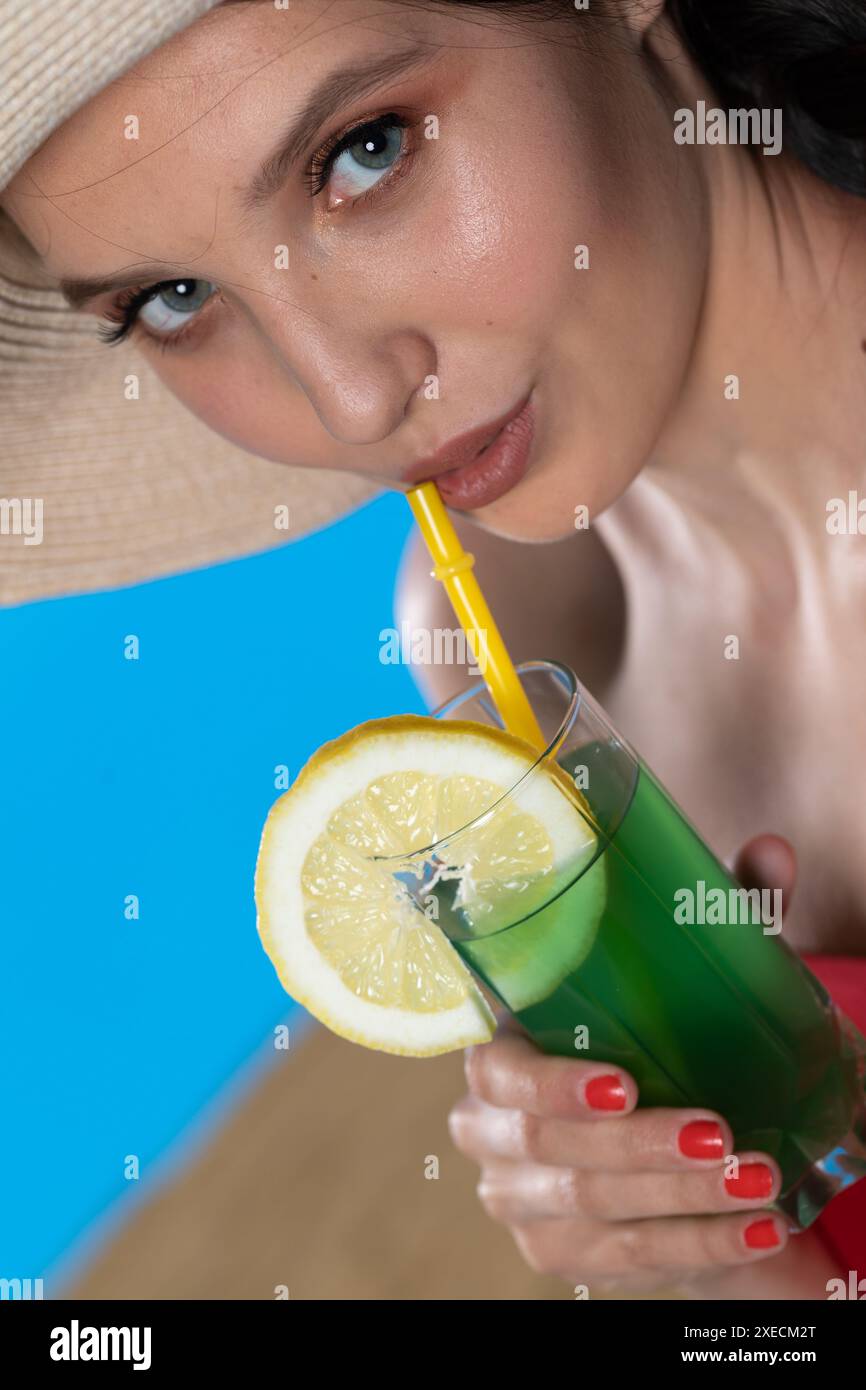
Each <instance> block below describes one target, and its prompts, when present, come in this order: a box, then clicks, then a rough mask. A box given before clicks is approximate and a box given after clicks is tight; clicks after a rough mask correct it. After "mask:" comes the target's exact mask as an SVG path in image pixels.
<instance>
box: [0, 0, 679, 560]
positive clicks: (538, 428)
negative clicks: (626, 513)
mask: <svg viewBox="0 0 866 1390" xmlns="http://www.w3.org/2000/svg"><path fill="white" fill-rule="evenodd" d="M587 22H588V19H587V14H584V13H581V12H577V11H576V12H574V13H573V14H572V13H568V14H567V15H566V16H565V17H564V19H563V20H562V21H560V22H559V23H558V24H557V26H556V27H555V28H553V27H551V25H550V24H549V23H548V24H546V25H543V26H538V27H534V28H531V29H527V28H526V26H525V21H524V22H522V23H521V25H520V27H519V28H518V27H516V26H514V25H513V24H511V23H509V22H508V20H507V18H506V17H505V16H504V15H503V13H501V12H497V11H496V10H495V9H494V8H493V7H492V6H491V7H490V9H489V10H486V11H485V10H477V9H473V8H466V7H461V6H452V5H444V6H442V7H440V8H434V7H432V6H430V7H428V6H426V5H425V6H421V7H416V6H409V7H406V6H404V5H401V4H389V3H384V4H383V3H382V0H375V3H369V2H368V0H339V3H333V0H292V3H291V4H290V5H289V6H288V8H286V9H281V8H277V7H276V6H275V5H274V4H271V3H261V4H228V5H224V6H221V7H220V8H219V9H217V10H215V11H213V12H212V13H211V14H209V15H208V16H206V17H205V18H204V19H202V20H200V21H199V22H198V23H196V24H194V25H192V26H191V27H190V28H188V29H187V30H185V31H184V32H183V33H181V34H180V35H178V36H177V37H175V38H174V39H173V40H172V41H170V42H169V43H167V44H165V45H164V46H163V47H161V48H160V49H158V50H156V51H155V52H154V53H153V54H151V55H150V56H149V57H147V58H146V59H145V60H144V61H143V62H141V63H139V64H138V66H137V67H136V68H134V69H133V70H131V71H130V72H129V73H128V74H126V75H125V76H124V77H122V78H120V79H118V80H117V81H115V82H114V83H112V84H111V85H110V86H109V87H107V88H105V89H104V90H103V91H102V92H101V93H100V94H99V95H98V97H96V98H95V99H94V100H92V101H91V102H90V103H89V104H88V105H87V106H86V107H84V108H82V109H81V110H80V111H79V112H77V113H76V114H75V115H74V116H73V117H72V118H71V119H70V120H68V121H67V122H66V123H65V124H64V125H63V126H62V127H60V128H59V129H58V130H57V131H56V132H55V134H54V135H53V136H52V137H51V139H50V140H48V141H47V142H46V144H45V145H44V146H43V147H42V148H41V149H40V150H39V151H38V152H37V154H36V155H34V156H33V158H32V159H31V160H30V161H29V163H28V164H27V165H26V166H25V168H24V170H22V171H21V173H20V174H19V175H18V176H17V177H16V179H15V180H14V182H13V183H12V184H11V185H10V186H9V188H8V190H6V192H5V194H4V198H3V205H4V206H5V207H6V208H7V210H8V211H9V213H10V214H11V216H12V217H13V218H14V220H15V221H16V222H17V223H18V224H19V226H20V227H21V229H22V230H23V231H24V233H25V235H26V236H27V237H28V238H29V239H30V240H31V241H32V243H33V244H34V246H36V247H37V249H38V250H39V251H40V252H41V253H42V254H43V256H44V261H45V264H46V266H47V268H48V270H49V271H50V272H51V273H52V274H53V275H56V276H57V277H58V278H60V279H62V280H64V281H75V282H78V281H82V280H95V281H101V280H114V279H115V277H117V278H118V279H119V280H120V281H121V282H123V284H124V285H126V286H127V288H126V289H118V288H116V287H115V288H105V287H103V288H102V289H100V287H99V286H98V285H94V286H93V287H92V288H91V290H90V291H89V293H90V294H91V297H90V298H88V299H87V300H86V301H84V302H83V303H82V307H83V308H85V309H86V311H87V312H88V313H91V314H95V315H97V316H99V317H100V318H101V319H102V320H103V321H104V320H105V318H106V314H110V315H111V317H112V319H113V320H115V321H117V320H118V317H119V315H120V313H121V311H122V306H123V305H124V303H126V304H127V305H128V302H129V301H130V299H131V294H132V292H133V291H135V290H140V289H143V288H152V287H154V286H155V285H157V284H159V282H167V283H163V285H162V287H161V289H160V291H159V292H158V293H156V294H155V295H154V296H153V297H152V298H150V300H149V301H148V302H147V303H145V304H144V305H143V306H142V307H140V308H139V310H138V318H137V321H136V323H135V328H134V329H133V330H132V331H133V333H134V336H135V339H136V341H137V343H138V344H139V346H140V350H141V351H142V352H143V353H144V354H145V355H146V357H148V358H149V359H150V361H151V362H152V363H153V365H154V367H155V369H156V370H157V371H158V372H159V374H160V376H161V377H162V378H163V380H164V381H165V382H166V383H167V384H168V386H169V387H170V388H171V390H172V391H173V392H174V393H175V394H176V395H177V396H178V397H179V398H180V399H181V400H182V401H184V402H185V404H186V405H187V406H188V407H189V408H190V409H191V410H192V411H194V412H195V414H196V415H198V416H200V417H201V418H202V419H203V420H204V421H205V422H206V423H207V424H208V425H210V426H211V427H212V428H213V429H214V430H216V431H218V432H219V433H220V434H222V435H225V436H226V437H227V438H228V439H230V440H232V441H234V442H235V443H237V444H239V445H241V446H242V447H243V448H245V449H247V450H249V451H251V452H252V453H254V454H258V455H261V456H263V457H264V458H268V459H273V460H276V461H278V462H284V463H287V464H293V465H300V466H304V467H309V468H330V469H341V470H346V471H349V472H352V473H359V474H363V475H364V476H366V477H367V478H370V479H373V480H375V481H376V482H378V483H381V484H383V485H385V486H395V487H399V488H402V487H405V486H406V485H407V480H408V479H412V480H416V479H417V478H418V476H419V463H420V462H421V461H423V460H426V459H428V458H429V456H430V455H432V454H434V453H436V452H437V451H438V450H440V449H441V448H442V447H443V446H445V445H447V444H448V442H449V441H451V440H452V439H454V438H455V437H456V436H459V435H462V434H464V433H465V432H466V431H469V430H473V429H475V428H476V427H478V426H485V425H488V424H490V423H491V422H495V421H497V420H498V419H499V418H500V417H502V416H504V415H506V414H507V413H508V412H512V411H514V410H515V409H516V408H518V407H519V406H520V405H521V404H522V402H523V401H524V400H525V399H526V398H527V396H529V394H530V393H531V400H532V404H531V413H532V415H533V417H534V435H533V438H532V444H531V448H530V451H529V456H528V467H527V469H526V472H525V473H524V474H523V476H522V477H519V478H517V477H514V476H509V475H505V476H504V477H503V479H502V481H501V484H500V485H501V486H504V487H505V489H506V490H505V491H504V492H503V493H502V495H499V496H498V497H496V498H495V500H489V498H490V495H491V491H493V492H495V490H496V489H495V488H494V489H489V490H488V492H487V494H486V496H487V499H488V500H484V496H485V495H484V494H483V493H482V494H481V495H480V497H481V500H480V505H478V506H474V514H475V516H476V518H477V519H478V520H479V522H480V523H481V524H482V525H484V526H487V527H489V528H490V529H492V530H495V531H496V532H498V533H499V534H502V535H506V536H510V537H513V538H515V539H528V540H532V539H549V538H553V537H556V536H563V535H565V534H567V533H568V532H569V531H571V530H573V528H574V524H575V508H576V507H579V506H586V507H588V508H589V513H590V517H591V518H593V517H594V516H595V515H597V514H598V512H600V511H601V510H603V508H605V507H606V506H608V505H609V504H610V503H611V502H612V501H613V500H614V499H615V498H616V497H617V496H618V495H619V494H620V493H621V492H622V491H623V489H624V488H625V487H626V486H627V485H628V483H629V482H630V481H631V479H632V478H633V477H634V476H635V474H636V473H637V472H638V470H639V469H640V467H641V465H642V463H643V462H644V461H645V460H646V458H647V455H648V454H649V453H650V451H651V449H652V446H653V443H654V442H655V440H656V439H657V437H658V435H659V432H660V430H661V428H662V426H663V424H664V421H665V418H666V416H667V415H668V413H669V411H670V410H671V408H672V406H673V404H674V402H675V400H676V397H677V395H678V393H679V391H680V389H681V387H682V382H683V378H684V374H685V371H686V367H687V364H688V361H689V357H690V352H691V347H692V342H693V338H694V334H695V330H696V323H697V317H698V307H699V303H700V296H701V289H702V284H703V278H704V274H705V265H704V262H705V254H706V251H705V244H706V232H705V228H704V211H703V204H702V199H701V197H700V190H699V188H698V187H697V185H696V183H695V182H694V180H693V176H692V175H691V173H690V172H689V166H687V165H685V164H684V161H683V160H682V158H678V157H677V156H678V155H681V151H679V150H678V147H677V146H676V145H675V143H674V140H673V136H672V127H671V118H670V114H669V111H668V107H667V104H666V103H665V101H664V99H663V97H662V95H661V94H660V91H659V84H658V82H657V81H655V82H654V81H653V80H651V78H650V76H649V74H648V71H647V69H646V67H645V61H646V60H645V59H644V58H643V57H642V56H641V54H640V53H639V51H638V38H637V36H636V35H633V34H632V33H631V32H630V31H629V30H627V29H625V28H623V30H622V32H621V34H620V35H619V37H618V38H617V39H616V40H615V41H611V36H610V34H609V31H608V26H607V25H605V26H603V29H602V32H601V33H596V35H595V37H594V38H593V39H592V43H591V46H590V48H589V49H587V48H586V47H585V46H584V45H583V44H581V42H580V32H579V31H580V27H581V26H582V25H586V24H587ZM404 58H405V61H404ZM374 68H378V69H379V71H378V74H376V73H375V72H372V71H370V72H369V73H368V69H374ZM364 73H368V76H367V79H366V80H365V82H364V84H363V88H362V87H361V82H360V79H361V77H362V74H364ZM323 84H324V86H325V93H324V99H323V98H322V93H321V90H320V89H321V88H322V86H323ZM344 84H346V85H349V86H351V87H353V88H354V90H353V91H351V92H347V91H342V92H341V91H340V90H339V89H340V88H341V87H342V86H344ZM314 98H315V111H312V110H311V109H310V108H311V106H312V104H313V102H314ZM301 117H310V119H305V120H304V121H303V130H302V132H301V134H300V136H299V137H298V138H297V139H296V140H295V141H294V143H293V147H292V150H291V151H289V152H288V153H287V154H286V156H285V157H279V156H278V155H277V151H278V150H279V149H280V147H281V145H282V144H283V143H284V142H285V140H286V137H287V135H288V133H289V132H290V131H291V130H292V128H293V127H294V125H295V123H296V122H298V121H299V120H300V119H301ZM383 117H387V118H388V119H386V120H382V119H381V118H383ZM365 123H366V125H367V128H366V129H365V130H361V131H358V130H357V127H359V126H362V125H364V124H365ZM370 123H373V124H370ZM353 129H355V131H356V133H355V134H354V136H351V132H352V130H353ZM344 135H350V139H349V140H348V141H346V142H343V141H342V137H343V136H344ZM130 137H133V138H130ZM579 247H586V248H588V266H586V264H585V261H586V257H585V256H583V255H582V254H581V253H579V252H578V253H577V254H576V248H579ZM576 261H577V264H576ZM71 293H75V294H77V295H78V296H81V295H83V294H84V293H85V290H84V288H83V287H81V286H78V287H77V288H76V290H75V291H72V292H71ZM138 298H139V299H140V298H141V296H138ZM105 350H106V351H110V348H106V349H105ZM482 433H483V431H482ZM476 447H477V446H476ZM447 462H448V459H447V457H446V458H445V459H444V460H443V459H440V460H439V462H438V464H437V465H435V466H434V468H432V469H431V470H430V471H436V469H441V468H442V467H443V465H444V464H446V463H447ZM424 472H425V470H424V469H423V467H422V468H421V469H420V473H421V475H424ZM428 475H429V474H428ZM447 481H448V480H447V479H443V486H446V485H447ZM488 481H489V479H488ZM470 482H471V479H470ZM461 497H462V501H461ZM475 501H476V502H477V501H478V498H476V499H475ZM455 505H457V506H460V505H463V506H466V507H473V499H471V498H469V497H468V495H467V494H466V492H465V488H464V492H463V494H460V493H459V492H458V500H457V502H456V503H455Z"/></svg>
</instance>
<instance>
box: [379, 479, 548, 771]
mask: <svg viewBox="0 0 866 1390" xmlns="http://www.w3.org/2000/svg"><path fill="white" fill-rule="evenodd" d="M407 496H408V499H409V506H410V507H411V508H412V511H413V512H414V514H415V520H416V521H417V522H418V526H419V528H420V530H421V534H422V536H423V537H424V540H425V541H426V543H427V549H428V550H429V551H430V557H431V559H432V560H433V570H432V574H433V578H434V579H439V580H441V581H442V583H443V584H444V585H445V589H446V591H447V593H448V597H449V598H450V600H451V603H452V605H453V607H454V612H455V613H456V614H457V618H458V620H459V622H460V625H461V627H462V628H463V631H464V632H465V633H466V640H467V642H468V643H469V646H470V647H471V648H472V652H473V655H474V656H475V660H476V663H477V665H478V667H479V668H480V670H481V674H482V675H483V677H484V680H485V683H486V685H487V689H488V690H489V691H490V694H491V696H492V698H493V702H494V704H495V705H496V708H497V709H498V711H499V715H500V718H501V719H502V722H503V724H504V725H505V727H506V729H507V730H508V731H509V733H512V734H515V735H517V737H518V738H523V739H526V741H527V742H528V743H531V744H532V745H533V746H534V747H535V748H537V749H538V750H539V752H542V751H543V750H544V749H545V748H546V746H547V740H546V739H545V737H544V735H543V733H542V732H541V728H540V727H539V724H538V720H537V719H536V717H535V715H534V713H533V711H532V706H531V705H530V703H529V701H528V699H527V698H526V692H525V691H524V689H523V686H522V685H521V684H520V678H519V676H518V674H517V672H516V671H515V669H514V664H513V662H512V660H511V658H510V656H509V655H508V652H507V650H506V647H505V643H504V642H503V640H502V635H501V633H500V631H499V629H498V627H497V626H496V624H495V622H494V621H493V615H492V613H491V612H490V609H489V608H488V607H487V603H486V602H485V599H484V595H483V594H482V592H481V588H480V586H479V584H478V580H477V579H476V578H475V575H474V574H473V573H472V566H473V565H474V563H475V557H474V556H473V555H469V554H467V552H466V551H465V550H464V549H463V546H462V545H461V544H460V540H459V538H458V535H457V532H456V531H455V530H454V527H453V526H452V524H451V521H450V518H449V516H448V513H447V512H446V510H445V504H444V503H443V501H442V498H441V497H440V495H439V491H438V489H437V487H436V484H435V483H432V482H427V483H420V484H419V485H418V487H413V488H412V489H411V490H410V492H409V493H408V494H407Z"/></svg>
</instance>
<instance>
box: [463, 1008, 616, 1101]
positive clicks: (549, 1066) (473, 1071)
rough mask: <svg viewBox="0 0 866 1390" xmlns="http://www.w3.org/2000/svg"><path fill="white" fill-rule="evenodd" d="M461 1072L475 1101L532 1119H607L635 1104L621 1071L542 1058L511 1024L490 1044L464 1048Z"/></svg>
mask: <svg viewBox="0 0 866 1390" xmlns="http://www.w3.org/2000/svg"><path fill="white" fill-rule="evenodd" d="M464 1067H465V1071H466V1084H467V1086H468V1087H469V1090H470V1092H471V1093H472V1095H474V1096H476V1097H477V1098H478V1099H479V1100H483V1101H486V1102H487V1104H488V1105H500V1106H508V1107H513V1108H516V1109H520V1110H525V1111H527V1112H529V1113H530V1114H533V1115H560V1116H576V1115H580V1116H582V1117H583V1118H584V1119H598V1118H599V1117H601V1118H610V1117H611V1116H612V1115H626V1114H628V1113H629V1112H630V1111H632V1110H633V1109H634V1107H635V1105H636V1104H637V1097H638V1088H637V1083H636V1082H635V1081H634V1079H633V1078H632V1077H631V1076H629V1074H628V1072H627V1071H623V1069H622V1067H615V1066H611V1065H610V1064H609V1063H607V1062H580V1061H577V1060H572V1058H570V1057H547V1056H545V1054H544V1053H543V1052H541V1051H540V1050H539V1048H537V1047H536V1045H535V1043H534V1042H532V1041H531V1040H530V1039H529V1038H527V1037H526V1036H525V1035H524V1034H522V1033H520V1032H518V1031H516V1029H515V1027H514V1025H513V1024H508V1025H506V1026H504V1027H502V1028H501V1029H500V1030H499V1031H498V1032H497V1035H496V1037H495V1038H494V1040H493V1042H489V1043H479V1044H478V1045H477V1046H475V1047H467V1048H466V1049H465V1052H464Z"/></svg>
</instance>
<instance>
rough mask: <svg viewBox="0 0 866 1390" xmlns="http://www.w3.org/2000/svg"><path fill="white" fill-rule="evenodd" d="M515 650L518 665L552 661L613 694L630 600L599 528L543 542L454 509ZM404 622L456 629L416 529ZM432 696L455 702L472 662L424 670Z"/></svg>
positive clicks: (399, 595) (400, 617)
mask: <svg viewBox="0 0 866 1390" xmlns="http://www.w3.org/2000/svg"><path fill="white" fill-rule="evenodd" d="M452 519H453V521H454V525H455V528H456V530H457V533H458V535H459V536H460V539H461V541H462V542H463V545H464V546H465V548H466V549H467V550H468V551H471V553H472V554H473V555H474V556H475V573H476V574H477V576H478V580H479V583H480V584H481V586H482V588H483V590H484V593H485V596H486V598H487V601H488V603H489V604H490V607H491V609H492V611H493V615H494V617H495V619H496V621H497V623H498V624H499V627H500V629H501V631H502V635H503V637H504V638H505V641H506V643H507V645H508V649H509V651H510V652H511V654H512V656H513V657H514V659H515V660H516V661H526V660H529V659H530V658H533V657H535V658H538V657H550V658H554V659H556V660H558V661H565V662H566V663H567V664H568V665H570V666H572V667H574V669H575V670H576V671H577V673H578V675H579V676H580V679H581V680H582V681H583V682H584V683H585V684H586V685H587V686H588V688H589V689H590V690H591V691H592V693H593V694H594V695H597V696H598V697H599V699H602V700H603V699H604V696H605V691H606V689H607V687H608V685H609V683H610V682H611V680H612V679H613V678H614V676H615V674H616V671H617V668H618V666H619V663H620V659H621V655H622V649H623V642H624V636H625V598H624V593H623V588H622V583H621V581H620V577H619V572H618V570H617V568H616V565H615V564H614V561H613V558H612V556H611V554H610V552H609V551H608V549H607V547H606V546H605V545H604V542H603V541H602V539H601V537H600V536H599V535H598V534H597V533H596V532H595V531H594V530H592V529H590V530H589V531H580V532H576V533H575V535H574V536H573V537H569V538H568V539H567V540H562V541H550V542H547V543H544V544H524V543H520V542H517V541H510V540H503V539H502V538H501V537H500V536H495V535H493V534H492V533H491V532H489V531H483V530H482V529H481V528H480V527H479V526H478V525H476V524H475V523H473V522H472V521H470V520H469V519H468V518H466V517H458V516H456V515H455V514H454V513H452ZM395 606H396V617H397V621H398V623H400V622H408V623H409V624H410V625H411V626H412V627H413V628H427V629H435V628H453V627H454V626H455V625H456V619H455V617H454V611H453V609H452V608H451V605H450V603H449V601H448V596H447V594H446V592H445V590H444V588H443V586H442V585H441V584H440V583H438V582H437V581H436V580H434V579H433V578H432V577H431V575H430V557H429V556H428V554H427V552H426V550H425V548H424V545H423V542H422V541H421V539H420V537H419V536H418V534H417V532H413V534H412V537H411V539H410V541H409V544H408V545H407V547H406V551H405V553H404V555H403V560H402V564H401V567H400V573H399V575H398V578H397V591H396V596H395ZM416 676H417V679H418V682H419V684H420V686H421V688H422V690H423V691H424V694H425V696H426V698H427V699H428V700H430V701H431V702H432V703H437V702H438V701H440V700H444V699H447V698H448V696H449V695H452V694H454V693H455V692H456V691H458V690H459V689H461V688H462V687H463V686H464V685H465V684H466V683H467V679H468V677H467V671H466V667H465V666H460V665H449V666H429V667H425V668H423V669H422V670H420V671H418V672H416Z"/></svg>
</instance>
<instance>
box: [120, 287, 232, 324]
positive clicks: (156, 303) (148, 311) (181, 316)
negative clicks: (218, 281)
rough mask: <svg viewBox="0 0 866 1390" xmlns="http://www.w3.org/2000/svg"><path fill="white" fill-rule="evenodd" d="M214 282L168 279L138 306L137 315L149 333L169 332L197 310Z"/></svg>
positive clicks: (205, 299) (203, 303) (210, 293)
mask: <svg viewBox="0 0 866 1390" xmlns="http://www.w3.org/2000/svg"><path fill="white" fill-rule="evenodd" d="M215 289H216V285H213V284H211V282H210V280H170V281H169V280H167V281H166V282H165V283H164V284H162V285H157V286H156V287H155V293H154V294H153V296H152V298H150V299H148V300H147V301H146V302H145V303H144V304H142V305H141V307H140V308H139V310H138V317H139V318H140V319H141V321H142V323H144V324H146V325H147V327H148V328H149V329H150V331H151V333H156V334H159V335H160V336H163V335H167V336H170V335H171V334H172V333H174V332H175V331H176V330H177V329H178V328H181V327H183V325H184V324H185V323H188V322H189V320H190V318H191V317H192V316H193V315H194V314H197V313H198V311H199V309H201V308H202V307H203V306H204V305H205V304H206V303H207V301H208V300H209V299H210V297H211V295H212V294H213V293H214V291H215Z"/></svg>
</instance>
